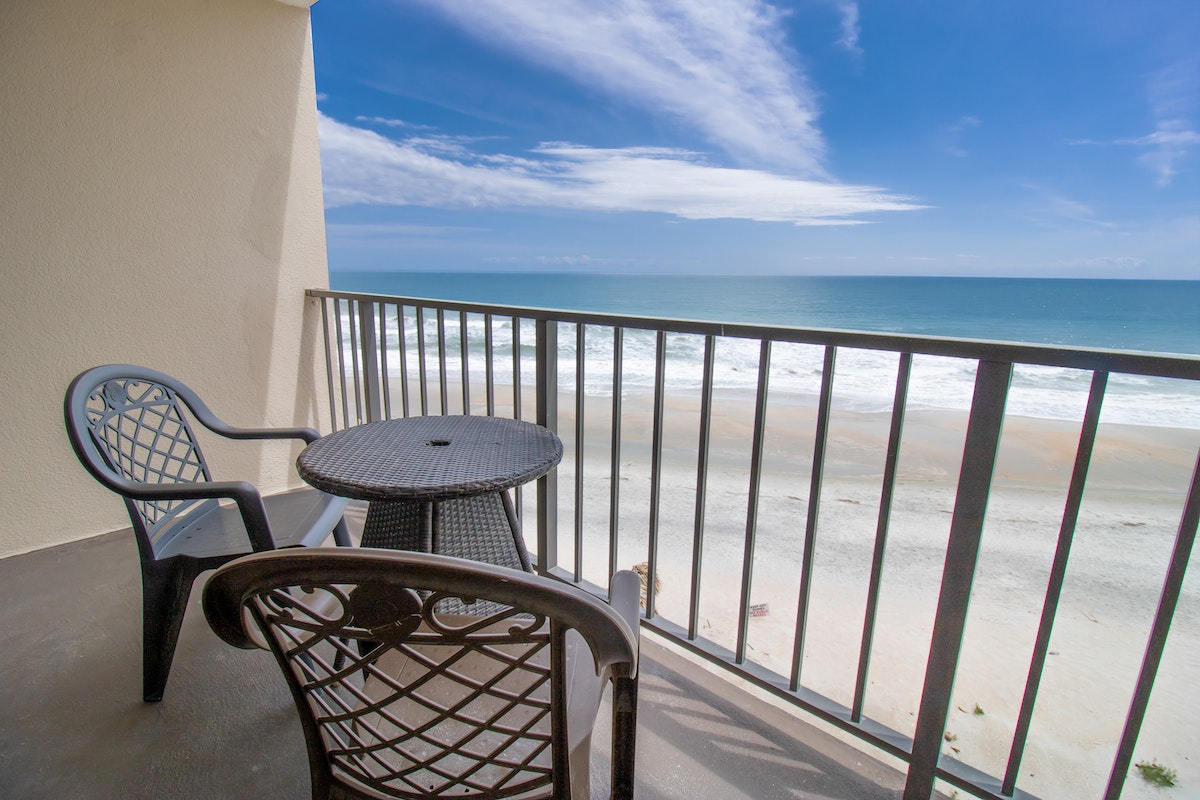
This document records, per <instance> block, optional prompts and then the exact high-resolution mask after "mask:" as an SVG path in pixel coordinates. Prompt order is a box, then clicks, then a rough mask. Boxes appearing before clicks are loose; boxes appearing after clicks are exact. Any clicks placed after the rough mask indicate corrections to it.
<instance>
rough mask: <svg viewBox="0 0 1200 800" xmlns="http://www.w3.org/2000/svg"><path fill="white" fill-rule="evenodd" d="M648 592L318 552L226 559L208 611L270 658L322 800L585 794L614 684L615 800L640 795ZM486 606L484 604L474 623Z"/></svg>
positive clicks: (457, 564)
mask: <svg viewBox="0 0 1200 800" xmlns="http://www.w3.org/2000/svg"><path fill="white" fill-rule="evenodd" d="M639 585H640V584H639V581H638V578H637V576H636V575H635V574H634V573H632V572H628V571H625V572H618V573H617V574H616V575H614V576H613V580H612V587H611V590H610V594H611V597H612V601H611V605H610V604H606V603H604V602H603V601H601V600H598V599H597V598H595V597H594V596H592V595H590V594H588V593H587V592H584V591H582V590H580V589H578V588H576V587H573V586H570V585H567V584H564V583H561V582H559V581H555V580H552V579H550V578H545V577H541V576H537V575H530V574H527V573H523V572H518V571H516V570H512V569H507V568H504V567H497V566H493V565H489V564H481V563H478V562H474V561H467V560H464V559H458V558H453V557H449V556H442V555H432V554H427V553H411V552H398V551H386V550H377V549H370V548H363V549H359V550H339V549H337V548H318V549H304V550H291V551H286V552H285V551H277V552H274V553H259V554H255V555H251V556H246V557H245V558H241V559H238V560H237V561H233V562H231V563H229V564H226V565H225V566H223V567H221V568H220V569H218V570H217V571H216V572H215V573H214V574H213V576H212V578H211V579H210V580H209V582H208V584H207V585H206V586H205V588H204V613H205V616H206V617H207V618H208V622H209V624H210V625H211V626H212V628H213V630H214V631H216V633H217V634H218V635H219V636H220V637H221V638H222V639H224V640H225V641H226V642H229V643H230V644H232V645H234V646H236V647H242V648H251V647H255V646H262V645H261V644H260V642H261V640H262V639H263V638H265V640H266V643H267V645H268V646H269V647H270V649H271V651H272V652H273V653H274V655H275V658H276V660H277V661H278V663H279V665H280V667H281V668H282V670H283V673H284V675H285V676H286V678H287V681H288V686H289V687H290V689H291V691H292V696H293V699H294V700H295V702H296V706H297V709H298V710H299V712H300V719H301V722H302V724H303V727H304V736H305V739H306V741H307V744H308V756H309V765H310V768H311V772H312V787H313V797H314V798H318V799H320V800H323V799H324V798H380V797H385V798H412V799H413V800H415V799H416V798H430V797H471V798H522V799H526V800H528V799H530V798H574V800H581V798H587V797H589V796H590V794H589V788H590V786H589V774H588V772H589V770H588V765H589V751H590V745H591V731H592V727H593V725H594V722H595V717H596V713H597V710H598V705H599V702H600V696H601V693H602V691H603V688H604V685H605V683H606V682H610V681H611V683H612V686H613V697H612V708H613V721H612V766H611V774H612V790H611V794H610V797H611V798H631V797H633V768H634V736H635V726H636V710H637V657H638V634H637V630H638V628H637V619H638V590H639ZM474 601H479V605H480V606H484V607H485V608H487V609H488V611H486V612H484V613H482V614H478V615H473V614H470V613H467V614H463V613H460V612H461V610H462V608H463V604H465V606H466V609H467V610H468V611H469V610H471V609H472V607H473V605H474ZM485 604H486V605H485ZM446 608H451V609H453V611H451V612H447V611H446V610H445V609H446ZM496 609H499V610H496ZM251 620H253V622H251ZM260 634H261V635H260Z"/></svg>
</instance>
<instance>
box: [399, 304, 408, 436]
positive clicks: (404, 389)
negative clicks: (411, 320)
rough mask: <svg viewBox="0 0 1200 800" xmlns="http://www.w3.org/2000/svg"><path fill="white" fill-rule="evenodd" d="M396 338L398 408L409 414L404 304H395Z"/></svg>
mask: <svg viewBox="0 0 1200 800" xmlns="http://www.w3.org/2000/svg"><path fill="white" fill-rule="evenodd" d="M396 339H397V340H398V344H397V349H398V350H399V352H400V410H401V411H402V412H403V414H404V416H406V417H407V416H408V415H409V414H410V411H409V405H408V323H406V322H405V321H404V306H403V305H400V304H399V303H397V304H396Z"/></svg>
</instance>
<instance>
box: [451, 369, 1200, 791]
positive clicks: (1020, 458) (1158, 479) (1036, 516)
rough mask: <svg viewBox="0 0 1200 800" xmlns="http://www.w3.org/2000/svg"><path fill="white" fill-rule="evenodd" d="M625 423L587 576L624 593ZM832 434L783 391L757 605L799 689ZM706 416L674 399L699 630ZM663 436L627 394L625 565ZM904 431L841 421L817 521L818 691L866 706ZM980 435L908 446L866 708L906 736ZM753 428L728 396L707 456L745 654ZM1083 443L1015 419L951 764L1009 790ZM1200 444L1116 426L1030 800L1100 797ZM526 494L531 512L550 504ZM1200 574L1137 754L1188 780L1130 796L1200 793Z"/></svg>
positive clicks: (719, 598) (640, 557) (1048, 674)
mask: <svg viewBox="0 0 1200 800" xmlns="http://www.w3.org/2000/svg"><path fill="white" fill-rule="evenodd" d="M481 396H482V395H481V394H479V393H476V394H475V397H476V398H478V397H481ZM532 396H533V395H532V393H530V394H528V395H527V397H529V398H532ZM527 402H528V401H527ZM574 402H575V401H574V397H573V396H571V395H564V396H563V397H562V398H561V401H560V412H559V414H560V416H559V424H558V427H559V431H560V434H561V435H562V438H563V440H564V442H565V445H566V455H565V457H564V459H563V462H562V464H561V465H560V467H559V468H558V471H557V474H558V481H559V497H560V501H559V508H560V523H559V529H560V545H559V561H560V563H562V564H564V565H569V564H571V563H572V558H573V545H572V541H571V538H572V531H573V528H574V501H573V499H572V498H573V487H574V483H575V463H574V451H575V441H574V439H575V436H574V430H575V423H574ZM529 406H530V407H531V406H532V403H531V402H530V403H529ZM450 410H451V412H452V413H453V412H454V409H450ZM610 410H611V399H609V398H600V397H597V398H588V401H587V408H586V410H585V420H586V423H587V424H586V425H585V434H584V453H585V462H584V468H583V480H582V486H583V498H584V499H583V518H584V525H583V540H584V557H585V558H584V561H585V577H586V578H587V579H588V580H592V581H594V582H597V583H604V582H606V580H605V572H606V571H607V569H608V564H607V552H608V536H609V519H608V500H609V496H610V485H611V481H610V467H609V463H610V451H609V442H610V434H611V414H610ZM497 413H503V410H502V409H498V412H497ZM814 418H815V410H814V409H813V408H811V407H809V406H805V405H801V404H799V403H795V402H789V401H788V398H784V397H772V402H771V405H770V407H769V412H768V417H767V427H766V433H767V436H766V448H765V452H764V468H763V480H762V488H761V496H760V500H759V506H758V519H757V535H756V549H755V555H754V562H753V583H752V591H751V600H752V602H754V603H766V604H767V605H768V606H769V609H770V611H769V615H768V616H766V617H764V618H755V619H753V620H752V621H751V623H750V629H749V634H748V643H749V649H748V658H750V659H752V660H754V661H756V662H758V663H760V664H762V665H764V666H766V667H769V668H771V669H773V670H776V671H778V672H780V673H783V674H787V673H788V672H789V671H790V668H791V659H792V646H793V641H794V632H795V619H796V608H797V603H798V598H799V593H800V588H801V587H800V568H801V560H802V552H803V546H804V533H805V525H806V519H807V516H808V513H809V507H810V503H811V502H812V498H810V496H809V495H810V481H811V471H812V470H811V462H812V452H813V431H814V422H813V421H814ZM698 419H699V415H698V401H697V400H696V399H695V398H692V397H671V398H668V401H667V404H666V413H665V421H666V425H665V433H664V437H663V454H664V457H663V463H662V481H661V484H660V485H661V489H660V492H659V497H658V502H659V506H658V507H659V533H658V539H659V541H658V548H659V549H658V557H659V562H658V563H659V565H660V567H659V569H660V571H659V577H660V579H661V582H662V591H661V594H660V595H659V596H658V602H657V606H656V610H657V613H659V614H660V615H662V616H664V617H666V618H668V619H670V620H672V621H674V622H676V623H678V624H681V625H684V626H686V624H687V607H688V585H689V582H690V570H691V558H692V557H691V551H692V542H693V527H694V525H693V521H694V517H695V496H696V491H695V488H696V443H697V440H698V431H699V423H698ZM650 422H651V416H650V403H649V398H648V397H645V396H638V395H632V396H627V397H625V398H624V401H623V413H622V431H623V433H622V452H621V475H620V481H619V484H618V487H619V494H620V509H621V512H620V520H619V527H618V540H619V554H618V562H619V563H618V565H617V566H618V567H629V566H631V565H632V564H634V563H637V562H641V561H646V560H647V547H648V544H647V543H648V535H647V531H648V527H649V519H650V508H651V502H652V498H651V482H650V473H651V469H650V441H649V439H650V436H649V432H650V429H651V425H650ZM888 425H889V418H888V415H886V414H862V413H851V412H835V413H834V415H833V420H832V423H831V429H830V439H829V448H828V454H827V461H826V467H825V475H824V484H823V489H822V492H821V495H820V503H819V507H818V509H819V513H818V518H817V519H818V523H817V525H818V527H817V532H816V558H815V569H814V577H813V581H812V585H811V587H810V591H811V599H810V611H809V618H808V619H809V628H808V631H807V636H806V642H805V648H804V657H803V663H802V671H801V679H802V683H803V684H804V685H805V686H806V687H808V688H810V689H813V690H815V691H817V692H820V693H822V694H824V695H826V696H828V697H830V698H832V699H834V700H836V701H838V702H840V703H842V704H844V705H847V706H848V705H850V703H851V700H852V696H853V691H854V676H855V673H856V669H857V659H858V652H859V645H860V641H861V636H862V628H863V614H864V609H865V598H866V591H867V578H868V575H869V570H870V563H871V554H872V548H873V545H874V537H875V530H876V522H877V517H878V508H879V502H880V489H881V480H880V479H881V476H882V472H883V461H884V457H885V449H886V442H887V433H888ZM965 425H966V418H965V414H963V413H959V412H950V411H912V412H909V414H908V416H907V419H906V424H905V430H904V436H903V440H902V445H901V452H900V461H899V485H898V487H897V490H896V495H895V499H894V504H893V511H892V515H891V523H890V529H889V534H888V540H887V552H886V559H885V566H884V571H883V581H882V593H881V603H880V609H879V616H878V622H877V626H876V633H875V644H874V648H873V650H872V654H871V666H870V673H869V685H868V688H867V692H866V707H865V709H866V715H867V716H868V717H870V718H872V719H874V720H876V721H878V722H880V723H882V724H884V725H886V726H888V727H891V728H894V729H896V730H898V731H901V732H902V733H904V734H906V735H911V734H912V732H913V728H914V725H915V721H916V716H915V714H916V711H917V706H918V699H919V693H920V689H921V684H922V680H923V675H924V669H925V663H926V658H927V655H928V647H929V638H930V633H931V631H932V626H933V616H934V611H935V608H936V601H937V594H938V589H939V586H940V582H941V579H942V559H943V557H944V554H945V548H946V542H947V538H948V534H949V526H950V519H951V513H952V511H953V506H954V493H955V488H956V486H955V482H956V480H957V474H958V469H959V464H960V462H961V458H962V455H961V453H962V442H963V437H964V433H965ZM752 428H753V401H752V398H750V397H748V396H746V395H744V394H739V393H728V394H720V393H719V394H718V396H717V397H716V399H715V402H714V415H713V426H712V445H711V447H712V451H711V453H710V457H709V474H708V491H707V503H706V507H705V521H706V524H705V530H704V545H703V559H702V591H701V601H700V627H701V633H702V635H703V636H705V637H707V638H709V639H711V640H712V641H714V642H716V643H718V644H720V645H722V646H725V647H728V648H732V647H733V646H734V642H735V639H736V632H737V617H738V589H739V587H740V584H741V580H742V570H743V554H744V542H745V533H746V521H747V507H748V486H749V463H750V439H751V433H752ZM1078 435H1079V426H1078V423H1067V422H1057V421H1048V420H1039V419H1025V418H1010V419H1008V420H1007V421H1006V425H1005V429H1004V433H1003V436H1002V442H1001V455H1000V459H999V463H998V465H997V469H996V478H995V485H994V488H993V490H992V494H991V497H990V500H989V506H988V515H987V520H986V523H985V529H984V534H983V541H982V547H981V553H980V556H979V562H978V568H977V572H976V576H975V579H974V585H973V589H972V596H971V606H970V611H969V616H968V621H967V629H966V635H965V642H964V646H963V652H962V657H961V661H960V666H959V673H958V677H957V679H956V682H955V689H954V700H953V710H952V713H951V716H950V720H949V725H948V731H947V739H948V740H947V742H946V743H945V748H944V750H945V752H946V753H948V754H951V755H954V756H955V757H957V758H959V759H961V760H963V761H965V762H967V763H969V764H971V765H972V766H975V767H977V768H979V769H982V770H985V771H987V772H989V773H990V774H993V775H1002V774H1003V772H1004V769H1005V763H1006V760H1007V757H1008V750H1009V747H1010V743H1011V737H1012V731H1013V728H1014V725H1015V721H1016V717H1017V713H1018V709H1019V704H1020V699H1021V694H1022V692H1023V688H1024V682H1025V676H1026V674H1027V671H1028V668H1029V659H1030V655H1031V651H1032V645H1033V641H1034V636H1035V633H1036V630H1037V624H1038V620H1039V615H1040V613H1041V608H1042V602H1043V598H1044V595H1045V591H1046V580H1047V577H1048V574H1049V570H1050V564H1051V559H1052V557H1053V554H1054V549H1055V544H1056V540H1057V537H1058V531H1059V526H1060V523H1061V519H1062V514H1063V504H1064V500H1065V496H1066V491H1067V484H1068V481H1069V479H1070V470H1071V466H1072V463H1073V460H1074V452H1075V447H1076V444H1077V441H1078ZM1198 450H1200V431H1197V430H1174V429H1165V428H1148V427H1136V426H1121V425H1102V429H1101V433H1100V437H1099V440H1098V442H1097V446H1096V451H1095V455H1094V457H1093V461H1092V466H1091V470H1090V473H1089V479H1088V484H1087V489H1086V491H1085V495H1084V500H1083V508H1082V510H1081V514H1080V519H1079V522H1078V526H1077V532H1076V534H1075V540H1074V545H1073V548H1072V551H1071V558H1070V562H1069V566H1068V571H1067V577H1066V582H1065V586H1064V591H1063V596H1062V601H1061V604H1060V607H1059V611H1058V615H1057V619H1056V622H1055V626H1054V634H1053V637H1052V639H1051V643H1050V652H1051V655H1050V657H1049V659H1048V662H1047V665H1046V670H1045V673H1044V676H1043V680H1042V686H1041V691H1040V693H1039V695H1038V702H1037V706H1036V711H1035V714H1034V718H1033V724H1032V729H1031V732H1030V738H1029V743H1028V746H1027V749H1026V752H1025V756H1024V759H1023V761H1022V765H1021V772H1020V775H1021V777H1020V782H1019V786H1020V788H1022V789H1024V790H1025V791H1028V792H1031V793H1033V794H1036V795H1039V796H1041V797H1044V798H1085V797H1099V796H1101V795H1102V793H1103V787H1104V786H1105V784H1106V782H1107V780H1108V773H1109V769H1110V767H1111V762H1112V758H1113V755H1114V753H1115V749H1116V745H1117V739H1118V737H1119V735H1120V732H1121V729H1122V727H1123V725H1124V721H1125V717H1126V714H1127V712H1128V708H1129V702H1130V697H1131V695H1132V691H1133V687H1134V683H1135V681H1136V676H1137V672H1138V670H1139V667H1140V664H1141V660H1142V655H1143V652H1144V649H1145V645H1146V639H1147V633H1148V631H1149V626H1150V623H1151V620H1152V619H1153V615H1154V613H1155V608H1156V604H1157V602H1158V599H1159V594H1160V592H1161V589H1162V583H1163V578H1164V576H1165V573H1166V569H1167V563H1168V559H1169V557H1170V553H1171V550H1172V547H1173V545H1174V541H1175V536H1176V532H1177V530H1178V527H1179V518H1180V512H1181V509H1182V503H1183V496H1184V493H1185V491H1186V489H1187V486H1188V483H1189V480H1190V478H1191V474H1192V470H1193V467H1194V465H1195V463H1196V457H1197V452H1198ZM525 495H526V499H525V502H526V503H531V502H532V495H533V492H526V493H525ZM530 510H531V509H530ZM530 533H531V536H530V539H531V540H532V538H533V536H532V531H531V532H530ZM532 544H533V542H532V541H531V545H532ZM1197 561H1200V552H1198V553H1194V554H1193V556H1192V564H1191V569H1190V571H1189V576H1188V579H1187V580H1186V581H1185V584H1184V591H1183V596H1182V598H1181V599H1180V603H1179V607H1178V610H1177V612H1176V615H1175V621H1174V625H1173V628H1172V630H1171V635H1170V638H1169V639H1168V642H1167V646H1166V650H1165V654H1164V659H1163V663H1162V668H1161V670H1160V673H1159V677H1158V681H1157V683H1156V685H1155V687H1154V692H1153V695H1152V699H1151V703H1150V708H1149V712H1148V714H1147V717H1146V721H1145V725H1144V727H1143V729H1142V733H1141V737H1140V739H1139V743H1138V746H1137V748H1136V750H1135V759H1134V760H1135V761H1138V760H1149V759H1154V760H1157V761H1158V762H1160V763H1162V764H1165V765H1166V766H1168V767H1170V768H1172V769H1175V770H1176V771H1177V772H1178V777H1179V785H1178V786H1177V787H1176V788H1174V789H1170V790H1166V791H1165V792H1164V790H1160V789H1154V788H1152V787H1150V786H1149V785H1147V784H1145V783H1143V782H1142V781H1141V780H1140V778H1138V777H1137V775H1136V773H1134V774H1133V775H1131V777H1130V778H1129V780H1128V782H1127V784H1126V790H1125V793H1124V795H1123V796H1124V797H1126V798H1143V797H1146V798H1149V797H1157V798H1161V797H1179V798H1182V797H1191V798H1200V700H1197V699H1196V698H1197V697H1200V692H1197V691H1196V688H1195V687H1196V686H1200V585H1198V583H1197V581H1198V580H1200V567H1197V565H1196V562H1197ZM976 707H978V709H979V710H980V711H981V712H982V713H976Z"/></svg>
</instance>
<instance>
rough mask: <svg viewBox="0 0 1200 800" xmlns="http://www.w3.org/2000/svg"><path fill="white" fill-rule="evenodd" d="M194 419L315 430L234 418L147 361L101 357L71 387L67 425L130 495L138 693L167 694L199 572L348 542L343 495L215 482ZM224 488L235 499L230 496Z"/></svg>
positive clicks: (240, 434)
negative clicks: (136, 565) (136, 562)
mask: <svg viewBox="0 0 1200 800" xmlns="http://www.w3.org/2000/svg"><path fill="white" fill-rule="evenodd" d="M185 409H186V410H187V411H188V412H190V418H192V419H195V420H197V421H199V422H200V423H201V424H202V425H203V426H204V427H205V428H208V429H209V430H211V431H213V432H215V433H217V434H220V435H221V436H224V437H226V438H229V439H300V440H303V441H305V442H312V441H315V440H316V439H317V438H318V437H319V434H318V433H317V432H316V431H315V430H313V429H312V428H273V429H266V430H260V429H248V428H235V427H233V426H231V425H228V424H226V423H225V422H223V421H221V420H220V419H219V418H218V417H217V416H216V415H215V414H213V412H212V411H210V410H209V408H208V406H206V405H205V404H204V401H202V400H201V399H200V397H199V396H198V395H197V394H196V393H195V392H193V391H192V390H191V389H189V388H188V387H187V386H184V385H183V384H182V383H180V382H179V381H177V380H175V379H173V378H171V377H169V376H167V375H164V374H162V373H161V372H156V371H154V370H151V369H146V368H144V367H135V366H130V365H128V364H110V365H106V366H102V367H94V368H92V369H89V370H87V371H85V372H83V373H81V374H80V375H79V376H78V377H76V378H75V380H73V381H72V382H71V385H70V386H69V387H68V388H67V394H66V399H65V401H64V404H63V412H64V415H65V417H66V424H67V436H68V437H69V438H70V440H71V447H72V448H74V450H75V455H77V456H78V457H79V460H80V462H81V463H82V464H83V466H84V467H85V468H86V469H87V471H88V472H90V473H91V474H92V477H94V478H95V479H96V480H98V481H99V482H100V483H102V484H103V485H104V486H107V487H108V488H109V489H112V490H113V491H114V492H116V493H117V494H119V495H121V497H122V498H123V499H124V500H125V507H126V510H127V511H128V512H129V519H130V522H131V523H132V525H133V532H134V534H135V535H136V537H137V543H138V554H139V556H140V558H141V562H142V697H143V699H144V700H146V701H147V702H153V701H156V700H161V699H162V696H163V691H164V690H165V689H166V685H167V677H168V675H169V674H170V671H171V661H172V659H173V657H174V654H175V645H176V643H177V642H178V640H179V629H180V626H181V625H182V623H183V614H184V611H185V610H186V609H187V601H188V596H189V594H190V593H191V590H192V583H193V581H195V579H196V576H197V575H199V574H200V573H201V572H203V571H204V570H209V569H213V568H214V567H217V566H220V565H221V564H224V563H225V562H227V561H229V560H231V559H234V558H237V557H238V556H242V555H245V554H247V553H250V552H254V551H259V550H271V549H273V548H276V547H292V546H296V545H319V544H322V543H324V542H325V541H326V540H327V539H328V538H329V536H330V534H331V533H332V534H333V537H334V540H335V541H336V542H337V543H338V544H339V545H344V546H348V545H349V544H350V532H349V530H348V529H347V528H346V523H345V521H344V520H343V519H342V512H343V511H344V510H345V508H346V504H347V502H348V501H347V500H346V499H345V498H342V497H334V496H332V495H328V494H325V493H324V492H318V491H316V490H311V489H310V490H305V491H298V492H286V493H283V494H278V495H274V496H271V497H262V496H261V495H260V494H259V492H258V490H257V489H256V488H254V486H252V485H251V484H249V483H247V482H245V481H214V480H212V476H211V474H210V470H209V467H208V463H207V462H206V461H205V460H204V454H203V453H202V452H201V450H200V442H199V440H197V438H196V435H195V432H194V431H193V428H192V425H191V423H190V422H189V414H185ZM219 498H228V499H231V500H233V501H234V504H233V505H229V506H223V505H221V504H220V503H219V502H218V499H219Z"/></svg>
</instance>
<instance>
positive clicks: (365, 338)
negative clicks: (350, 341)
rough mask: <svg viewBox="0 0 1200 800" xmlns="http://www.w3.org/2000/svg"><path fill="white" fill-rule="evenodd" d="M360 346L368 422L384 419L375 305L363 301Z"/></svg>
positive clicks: (359, 311)
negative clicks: (377, 356) (376, 358)
mask: <svg viewBox="0 0 1200 800" xmlns="http://www.w3.org/2000/svg"><path fill="white" fill-rule="evenodd" d="M358 332H359V344H360V346H361V347H362V351H361V353H360V355H361V357H362V371H363V406H364V408H365V410H366V413H367V422H375V421H376V420H380V419H383V406H382V404H381V403H380V383H379V362H378V361H376V360H375V352H376V350H378V349H379V345H378V342H377V336H376V332H375V304H374V303H370V302H367V301H365V300H361V301H359V303H358Z"/></svg>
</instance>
